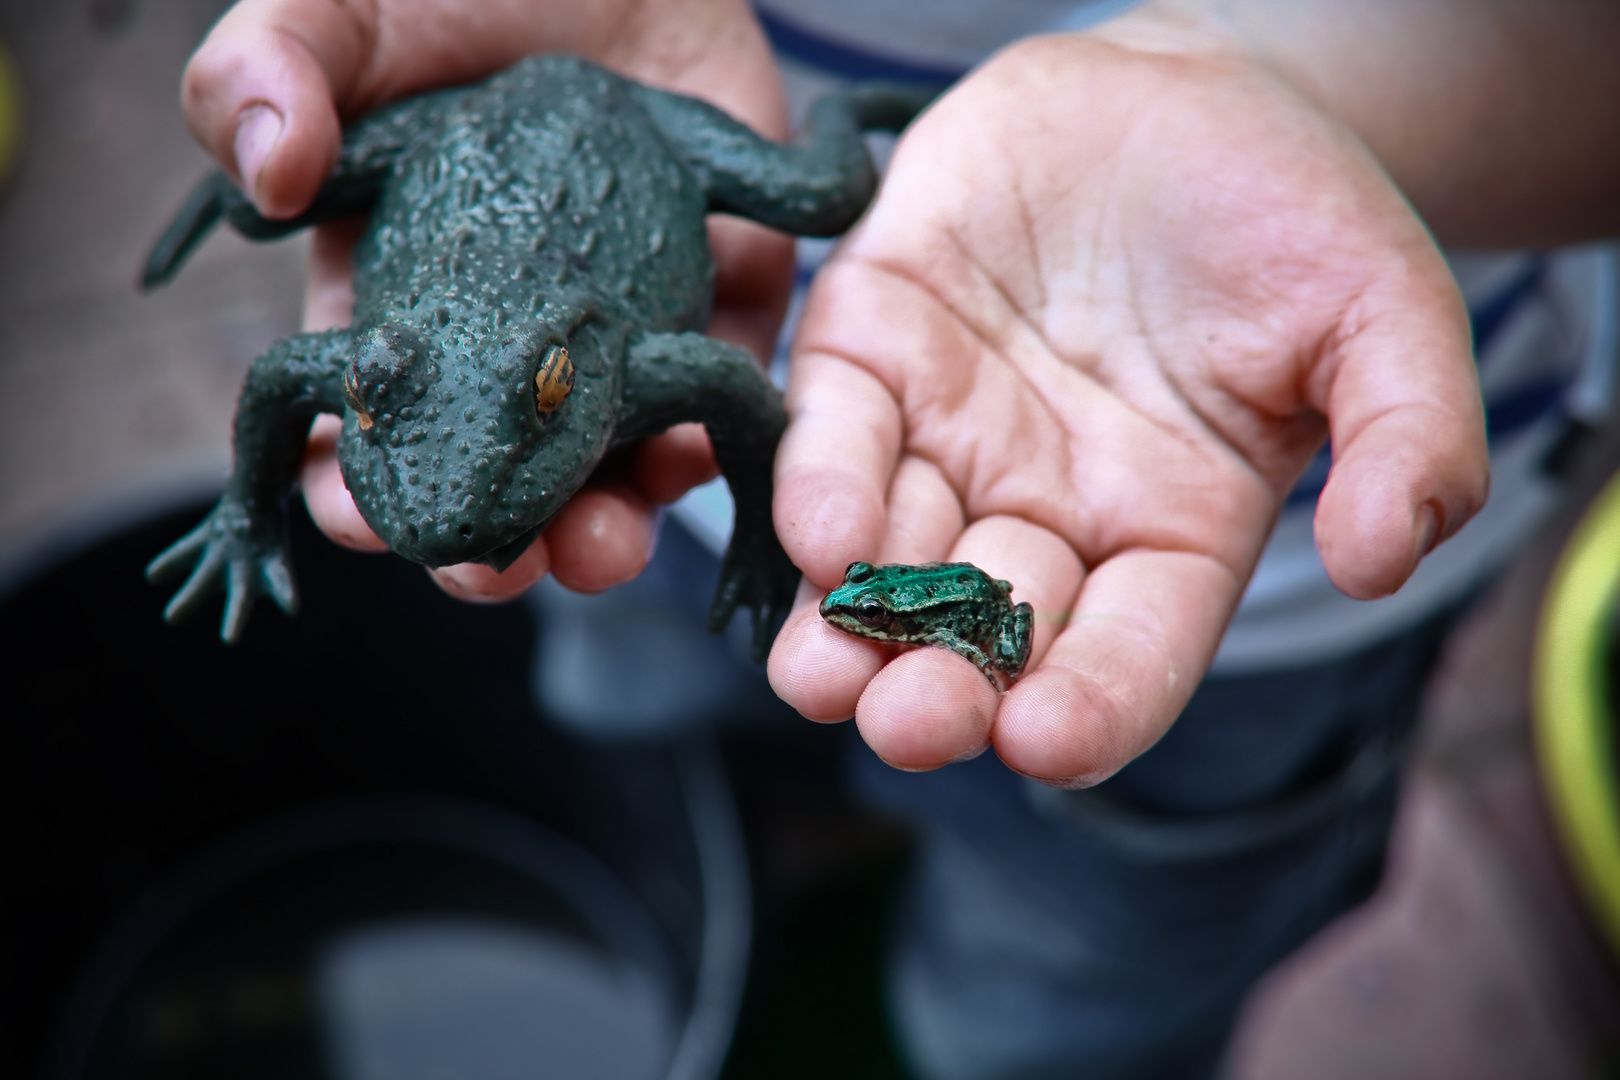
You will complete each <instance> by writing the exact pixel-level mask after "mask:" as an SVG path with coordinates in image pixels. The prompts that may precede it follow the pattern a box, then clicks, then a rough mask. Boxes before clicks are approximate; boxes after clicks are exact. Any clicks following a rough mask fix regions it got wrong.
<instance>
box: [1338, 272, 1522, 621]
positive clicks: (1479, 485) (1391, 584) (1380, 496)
mask: <svg viewBox="0 0 1620 1080" xmlns="http://www.w3.org/2000/svg"><path fill="white" fill-rule="evenodd" d="M1423 246H1424V247H1426V248H1427V249H1428V250H1427V251H1424V252H1418V253H1416V254H1415V256H1413V255H1411V253H1409V257H1408V258H1406V259H1403V260H1402V261H1401V263H1400V264H1399V265H1398V266H1397V267H1395V268H1394V269H1393V270H1392V271H1391V272H1389V273H1387V274H1385V275H1384V276H1383V277H1382V278H1381V279H1380V280H1378V281H1377V282H1376V283H1375V284H1374V285H1373V286H1372V287H1371V288H1369V289H1368V290H1367V291H1366V292H1364V293H1363V294H1362V296H1361V297H1360V298H1359V300H1358V301H1357V302H1356V303H1355V304H1354V305H1352V307H1351V309H1350V310H1349V311H1348V312H1347V314H1346V315H1345V317H1344V319H1343V320H1342V321H1341V323H1340V325H1339V327H1338V329H1337V332H1336V334H1335V335H1334V338H1333V339H1332V341H1331V342H1330V344H1329V347H1328V348H1327V349H1326V350H1324V353H1323V371H1322V372H1321V375H1322V376H1323V378H1322V379H1321V380H1320V381H1321V383H1322V384H1323V385H1324V386H1325V390H1324V392H1323V394H1322V397H1323V398H1324V400H1323V401H1322V403H1321V404H1319V405H1318V407H1319V408H1321V409H1322V411H1323V412H1324V413H1326V415H1327V417H1328V422H1329V426H1330V429H1331V432H1332V438H1333V456H1334V464H1333V469H1332V471H1331V472H1330V473H1329V475H1328V482H1327V486H1326V488H1324V489H1323V492H1322V496H1321V498H1320V500H1319V501H1318V503H1317V509H1316V543H1317V547H1318V549H1319V550H1320V551H1321V554H1322V562H1323V564H1324V565H1325V566H1326V567H1327V571H1328V575H1329V576H1330V577H1331V578H1332V579H1333V583H1334V584H1335V585H1336V586H1338V588H1339V589H1340V590H1341V591H1342V592H1344V593H1345V594H1346V595H1347V596H1350V597H1353V598H1355V599H1358V600H1371V599H1375V598H1377V597H1380V596H1386V595H1388V594H1389V593H1392V592H1394V591H1395V590H1396V589H1398V588H1400V586H1401V585H1402V584H1403V583H1404V582H1405V581H1406V579H1407V578H1408V577H1410V576H1411V574H1412V571H1413V570H1415V569H1416V568H1417V564H1418V563H1419V562H1420V561H1421V560H1422V559H1423V557H1424V556H1425V555H1427V554H1428V553H1429V552H1430V551H1431V550H1433V549H1434V547H1435V546H1436V545H1437V544H1439V543H1440V542H1442V541H1443V540H1445V539H1447V538H1448V537H1450V536H1452V535H1453V534H1455V533H1456V532H1457V530H1458V529H1460V528H1462V526H1463V525H1464V524H1466V523H1467V521H1468V519H1469V518H1471V517H1473V516H1474V514H1475V513H1477V512H1478V511H1479V508H1480V507H1481V506H1483V505H1484V504H1485V497H1486V493H1487V492H1488V490H1489V487H1490V458H1489V454H1488V452H1487V449H1486V442H1485V416H1484V408H1483V405H1482V402H1481V399H1480V393H1479V382H1478V378H1477V375H1476V372H1475V368H1474V363H1473V349H1472V346H1471V343H1470V339H1469V329H1468V315H1467V310H1466V308H1465V307H1464V306H1463V302H1462V297H1461V296H1460V295H1459V294H1458V291H1457V287H1456V285H1455V283H1454V282H1453V281H1452V278H1451V275H1450V273H1449V271H1448V270H1447V269H1446V266H1445V263H1444V262H1443V260H1442V259H1441V258H1440V255H1439V253H1438V252H1437V251H1435V250H1434V249H1433V247H1432V245H1430V244H1427V243H1424V245H1423Z"/></svg>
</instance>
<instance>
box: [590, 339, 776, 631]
mask: <svg viewBox="0 0 1620 1080" xmlns="http://www.w3.org/2000/svg"><path fill="white" fill-rule="evenodd" d="M622 401H623V405H622V412H621V416H620V422H619V427H618V431H617V434H618V435H620V436H622V437H627V438H640V437H643V436H646V435H655V434H657V433H658V432H660V431H663V430H664V429H666V428H668V427H670V426H671V425H674V424H680V423H685V422H688V421H694V420H695V421H698V422H700V423H702V424H703V426H704V428H705V429H706V430H707V431H708V433H709V442H710V443H711V444H713V446H714V456H715V460H716V461H718V462H719V464H720V472H721V473H722V474H723V475H724V476H725V478H726V483H727V484H728V485H729V486H730V488H731V497H732V501H733V502H734V503H735V504H736V521H735V524H734V525H733V527H732V533H731V544H730V546H729V547H728V548H727V549H726V557H725V561H724V562H723V563H722V564H721V568H720V584H719V587H718V588H717V589H716V590H715V596H714V604H713V606H712V607H711V608H710V609H709V629H710V630H711V631H713V632H716V633H718V632H719V631H721V630H723V629H725V627H726V624H727V623H729V622H730V621H731V616H732V614H733V613H734V612H735V611H736V610H737V608H738V607H746V608H748V609H749V610H751V611H752V612H753V614H754V643H753V655H754V659H755V660H756V661H758V662H761V663H763V662H764V660H765V657H766V655H767V654H768V653H769V652H770V647H771V641H772V639H773V638H774V636H775V632H776V626H777V623H778V622H779V621H780V619H781V618H782V617H784V616H785V615H786V614H787V612H788V608H789V607H791V606H792V604H793V593H794V590H796V589H797V588H798V585H799V571H798V568H797V567H795V566H794V565H793V563H792V562H791V561H790V560H789V559H788V557H787V553H786V552H784V551H783V550H782V544H781V541H779V540H778V539H777V538H776V529H775V527H774V526H773V524H772V522H771V473H772V469H773V468H774V466H775V461H776V444H777V443H779V442H780V441H781V439H782V432H783V430H784V429H786V427H787V411H786V409H785V408H783V405H782V395H781V392H780V391H778V390H777V389H776V387H774V386H772V385H771V381H770V380H769V379H767V378H766V377H765V373H764V371H762V370H760V366H759V364H758V362H757V361H755V359H754V357H753V356H752V355H751V354H750V353H748V352H747V351H745V350H743V349H739V348H737V347H736V346H735V345H727V344H726V343H725V342H723V341H716V340H715V339H713V338H709V337H704V336H703V335H702V334H648V335H647V336H645V337H643V338H642V339H641V340H640V341H638V342H636V343H635V344H634V345H633V346H632V347H631V349H630V355H629V362H628V363H627V364H626V368H625V382H624V393H623V398H622Z"/></svg>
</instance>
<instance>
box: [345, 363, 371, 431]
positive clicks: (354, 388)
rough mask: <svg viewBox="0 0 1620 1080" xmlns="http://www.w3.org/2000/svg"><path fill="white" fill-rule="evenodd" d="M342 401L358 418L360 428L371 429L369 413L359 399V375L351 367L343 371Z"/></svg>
mask: <svg viewBox="0 0 1620 1080" xmlns="http://www.w3.org/2000/svg"><path fill="white" fill-rule="evenodd" d="M343 401H344V403H345V404H346V405H348V406H349V408H351V409H353V410H354V414H355V415H356V416H358V417H359V418H360V430H361V431H369V430H371V413H369V412H367V411H366V406H365V403H364V402H362V401H361V400H360V376H359V374H357V373H356V372H355V370H354V368H352V367H351V368H346V369H345V370H344V372H343Z"/></svg>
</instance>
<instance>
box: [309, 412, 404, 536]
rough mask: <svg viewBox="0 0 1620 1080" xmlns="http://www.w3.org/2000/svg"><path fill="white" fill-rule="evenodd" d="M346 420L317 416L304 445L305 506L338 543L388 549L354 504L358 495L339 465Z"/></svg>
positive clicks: (316, 522)
mask: <svg viewBox="0 0 1620 1080" xmlns="http://www.w3.org/2000/svg"><path fill="white" fill-rule="evenodd" d="M342 431H343V421H342V420H340V419H338V418H337V417H335V416H329V415H323V416H317V417H316V418H315V422H314V423H313V424H311V425H310V428H309V441H308V442H307V443H305V444H304V467H303V471H302V472H301V473H300V474H299V484H300V485H301V486H302V487H303V490H304V506H305V507H307V508H308V509H309V517H310V520H311V521H313V522H315V526H316V528H318V529H320V530H321V532H323V533H325V534H326V535H327V537H328V538H329V539H331V540H332V541H333V542H334V543H337V544H341V545H342V546H344V547H346V548H350V549H351V550H354V551H387V550H388V544H387V543H386V542H384V541H383V539H382V537H380V536H378V535H377V534H376V533H374V532H372V531H371V526H370V525H367V524H366V519H365V518H363V517H361V516H360V511H359V509H358V508H356V506H355V505H354V498H353V497H352V496H350V494H349V489H348V488H347V487H346V486H345V485H344V483H343V472H342V470H340V469H339V468H338V460H337V440H338V436H339V435H340V434H341V433H342Z"/></svg>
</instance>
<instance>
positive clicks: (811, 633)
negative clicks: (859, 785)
mask: <svg viewBox="0 0 1620 1080" xmlns="http://www.w3.org/2000/svg"><path fill="white" fill-rule="evenodd" d="M823 595H825V590H822V589H818V588H816V586H815V585H813V584H811V583H810V582H809V581H808V580H806V581H801V582H800V583H799V593H798V595H797V596H796V597H795V598H794V601H793V611H792V612H791V613H790V614H789V615H788V617H787V621H786V622H784V623H783V624H782V629H781V631H780V632H779V633H778V634H777V635H776V644H775V645H773V646H772V647H771V656H770V661H769V663H767V665H766V668H765V671H766V674H767V676H769V678H770V681H771V689H772V690H774V691H775V692H776V695H777V696H778V697H780V698H781V699H782V700H783V701H785V702H787V703H788V704H789V705H791V706H792V707H793V708H795V709H797V710H798V711H799V713H800V715H802V716H804V717H805V718H806V719H809V720H815V721H819V722H822V723H829V722H833V721H838V720H848V719H849V718H850V717H852V716H854V715H855V708H856V704H857V703H858V702H859V701H860V699H861V692H862V691H863V690H864V689H866V685H867V684H868V683H870V682H871V681H872V678H873V677H874V676H875V675H877V673H878V670H879V669H880V668H882V667H883V665H884V664H885V663H886V662H887V661H888V660H889V659H890V658H891V657H893V656H894V655H895V650H894V649H893V648H892V647H890V646H887V645H882V644H880V643H878V642H875V641H866V640H863V639H861V638H857V637H854V636H852V635H850V634H845V633H841V632H840V631H838V630H834V629H833V628H832V627H831V626H828V625H827V623H826V622H825V621H823V620H822V618H821V615H820V612H819V611H818V607H819V605H820V603H821V598H822V596H823ZM974 675H975V677H976V678H980V679H982V678H983V677H982V676H979V675H978V673H977V672H975V673H974Z"/></svg>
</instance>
